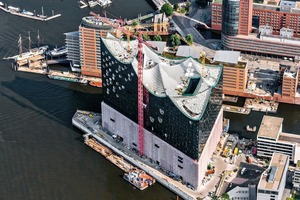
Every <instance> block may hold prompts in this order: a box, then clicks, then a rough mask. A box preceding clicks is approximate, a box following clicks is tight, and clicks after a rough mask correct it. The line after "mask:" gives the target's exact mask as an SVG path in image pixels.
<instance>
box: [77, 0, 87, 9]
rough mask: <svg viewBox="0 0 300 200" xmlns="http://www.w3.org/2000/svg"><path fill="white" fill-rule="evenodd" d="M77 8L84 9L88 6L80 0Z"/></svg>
mask: <svg viewBox="0 0 300 200" xmlns="http://www.w3.org/2000/svg"><path fill="white" fill-rule="evenodd" d="M78 6H79V8H86V7H88V5H87V4H86V3H85V2H84V1H82V0H80V1H78Z"/></svg>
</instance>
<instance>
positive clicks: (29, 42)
mask: <svg viewBox="0 0 300 200" xmlns="http://www.w3.org/2000/svg"><path fill="white" fill-rule="evenodd" d="M30 46H31V38H30V31H28V51H30Z"/></svg>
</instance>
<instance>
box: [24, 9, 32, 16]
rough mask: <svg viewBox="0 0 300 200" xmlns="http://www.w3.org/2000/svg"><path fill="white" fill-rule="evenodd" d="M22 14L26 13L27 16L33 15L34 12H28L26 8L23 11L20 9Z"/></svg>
mask: <svg viewBox="0 0 300 200" xmlns="http://www.w3.org/2000/svg"><path fill="white" fill-rule="evenodd" d="M22 14H24V15H28V16H34V13H33V12H29V11H27V10H23V11H22Z"/></svg>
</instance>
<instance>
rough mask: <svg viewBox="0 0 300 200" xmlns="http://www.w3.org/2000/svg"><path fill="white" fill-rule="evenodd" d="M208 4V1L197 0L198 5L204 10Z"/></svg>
mask: <svg viewBox="0 0 300 200" xmlns="http://www.w3.org/2000/svg"><path fill="white" fill-rule="evenodd" d="M207 2H208V0H196V3H197V4H198V5H199V6H201V7H203V8H204V7H206V6H207Z"/></svg>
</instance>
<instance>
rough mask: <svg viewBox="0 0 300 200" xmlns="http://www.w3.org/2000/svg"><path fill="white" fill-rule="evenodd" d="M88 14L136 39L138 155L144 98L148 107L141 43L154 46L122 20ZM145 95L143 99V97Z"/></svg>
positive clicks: (140, 150) (142, 123)
mask: <svg viewBox="0 0 300 200" xmlns="http://www.w3.org/2000/svg"><path fill="white" fill-rule="evenodd" d="M90 14H91V15H92V16H94V17H96V18H98V19H100V20H102V21H103V22H105V23H107V24H109V25H110V26H112V27H113V28H115V29H118V30H120V31H122V33H123V34H125V35H127V40H128V38H129V39H130V37H132V38H135V39H137V40H138V134H139V137H138V138H139V155H140V156H142V155H144V100H145V104H146V108H147V107H148V103H149V98H148V92H147V91H144V85H143V52H142V51H143V44H145V45H147V46H149V47H151V48H155V47H154V46H153V45H151V44H149V43H147V42H146V41H144V40H143V38H142V33H141V32H140V31H137V35H134V34H133V33H132V32H131V31H130V30H128V29H127V28H126V27H125V26H124V22H123V20H121V19H119V20H117V21H116V22H118V23H114V22H112V21H111V20H109V19H108V18H107V17H106V14H105V17H101V16H100V15H99V14H96V13H94V12H92V11H91V12H90ZM128 51H130V48H128ZM144 95H145V99H144Z"/></svg>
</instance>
